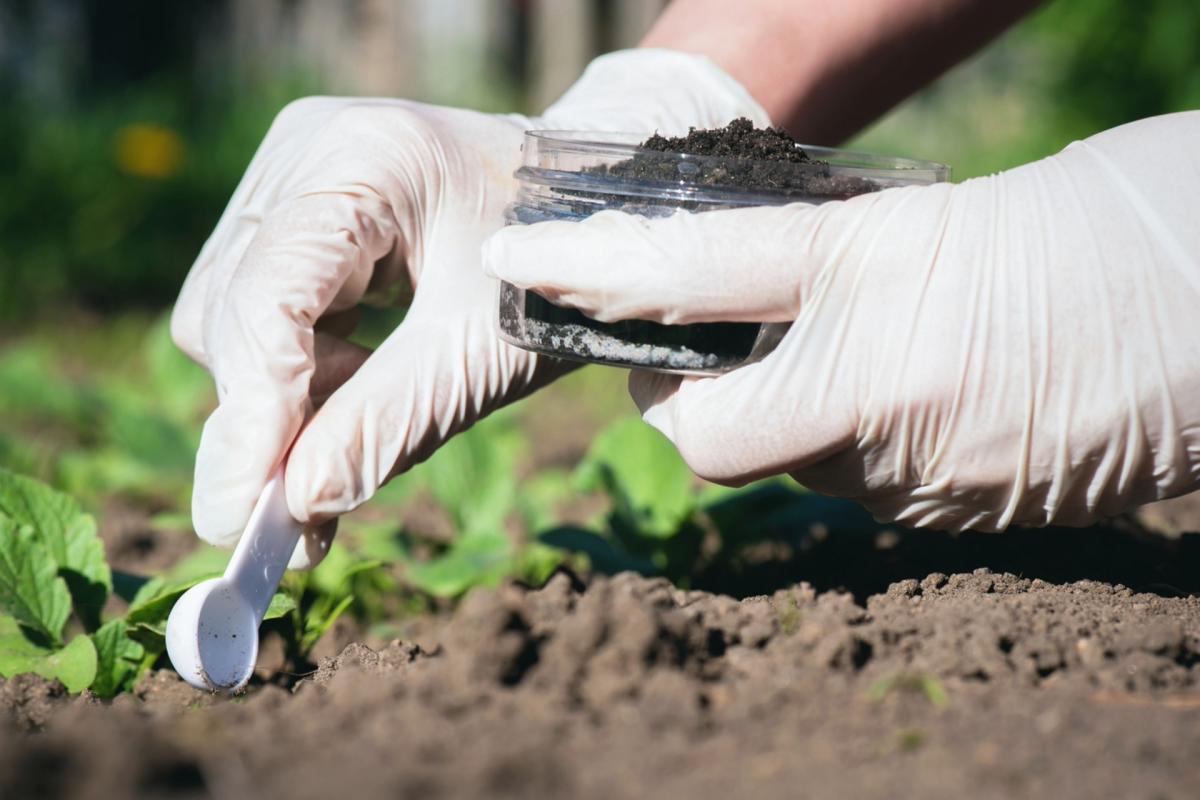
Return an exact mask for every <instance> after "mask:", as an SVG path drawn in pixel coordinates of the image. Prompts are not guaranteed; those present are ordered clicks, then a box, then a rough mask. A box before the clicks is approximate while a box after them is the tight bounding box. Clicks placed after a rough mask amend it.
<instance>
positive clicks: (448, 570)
mask: <svg viewBox="0 0 1200 800" xmlns="http://www.w3.org/2000/svg"><path fill="white" fill-rule="evenodd" d="M511 565H512V542H510V541H509V540H508V537H507V536H505V535H504V534H503V533H490V534H489V533H479V534H474V535H470V536H462V537H459V538H458V539H456V540H455V541H454V544H452V545H451V546H450V549H449V550H447V551H446V553H445V554H444V555H441V556H439V557H437V558H433V559H430V560H429V561H425V562H420V563H415V564H412V565H410V566H409V568H408V573H407V578H408V582H409V583H410V584H412V585H413V586H414V587H416V588H417V589H420V590H421V591H423V592H426V593H428V594H431V595H434V596H435V597H456V596H458V595H460V594H462V593H463V592H465V591H466V590H467V589H470V588H471V587H473V586H495V585H496V584H498V583H499V582H500V581H501V580H502V579H503V578H504V576H505V575H507V574H508V572H509V570H510V568H511Z"/></svg>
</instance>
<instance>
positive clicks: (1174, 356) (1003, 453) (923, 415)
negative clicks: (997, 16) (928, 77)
mask: <svg viewBox="0 0 1200 800" xmlns="http://www.w3.org/2000/svg"><path fill="white" fill-rule="evenodd" d="M1198 216H1200V112H1192V113H1186V114H1176V115H1173V116H1167V117H1160V118H1156V119H1148V120H1144V121H1142V122H1137V123H1134V124H1131V125H1126V126H1124V127H1121V128H1117V129H1115V130H1112V131H1109V132H1107V133H1103V134H1100V135H1098V136H1094V137H1092V138H1090V139H1087V140H1085V141H1082V142H1076V143H1074V144H1072V145H1071V146H1070V147H1068V148H1066V149H1065V150H1064V151H1063V152H1061V153H1059V154H1058V155H1055V156H1052V157H1050V158H1047V159H1045V160H1042V161H1039V162H1036V163H1033V164H1029V165H1026V166H1024V167H1020V168H1018V169H1014V170H1011V171H1009V172H1005V173H1002V174H999V175H995V176H992V177H988V178H980V179H976V180H971V181H967V182H965V183H962V184H958V185H950V184H938V185H935V186H928V187H912V188H901V189H891V190H888V191H884V192H879V193H876V194H872V195H865V196H862V197H857V198H854V199H851V200H848V201H845V202H831V203H827V204H825V205H821V206H818V207H811V206H805V205H799V204H797V205H790V206H784V207H777V208H756V209H739V210H732V211H712V212H707V213H700V214H689V213H679V214H676V215H674V216H672V217H669V218H667V219H661V220H647V219H642V218H638V217H634V216H628V215H624V214H621V213H618V212H604V213H601V214H597V215H596V216H594V217H591V218H590V219H588V220H586V221H583V222H579V223H571V222H547V223H541V224H538V225H532V226H528V227H513V228H508V229H506V230H504V231H502V232H501V233H498V234H496V235H495V236H494V237H493V238H491V239H490V240H489V241H488V242H487V243H486V245H485V253H484V261H485V266H486V268H487V270H488V272H489V274H492V275H497V276H499V277H502V278H504V279H505V280H508V281H511V282H513V283H514V284H517V285H518V286H524V287H528V288H531V289H534V290H536V291H538V292H540V293H542V294H543V295H545V296H547V297H548V298H550V299H553V300H554V301H555V302H557V303H560V304H563V305H567V306H572V307H575V308H578V309H580V310H582V311H583V312H584V313H585V314H588V315H590V316H593V317H596V318H598V319H601V320H605V321H611V320H614V319H624V318H636V319H650V320H657V321H659V322H666V323H685V322H701V321H714V320H731V321H749V320H763V321H786V320H792V319H794V320H795V323H794V324H793V325H792V327H791V330H790V331H789V333H788V335H787V336H786V338H785V339H784V340H783V342H782V344H781V345H780V346H779V349H778V350H777V351H775V352H774V353H772V354H771V355H770V356H768V357H767V358H766V359H765V360H764V361H762V362H760V363H758V364H753V365H749V366H746V367H744V368H742V369H739V370H736V371H734V372H732V373H729V374H727V375H724V376H721V377H718V378H715V379H711V378H710V379H680V378H676V377H669V376H664V375H653V374H648V373H643V374H636V373H635V374H634V375H633V377H632V379H631V381H630V384H631V391H632V393H633V395H634V398H635V400H637V402H638V404H639V406H640V407H641V408H642V410H643V412H644V415H645V419H646V420H647V421H648V422H649V423H650V424H651V425H653V426H655V427H656V428H658V429H659V430H661V431H662V432H663V433H664V434H666V435H667V436H668V437H669V438H670V439H671V440H672V441H673V442H674V443H675V444H676V445H677V446H678V448H679V450H680V452H681V454H682V455H683V457H684V458H685V459H686V460H687V462H688V464H690V465H691V467H692V468H693V469H694V470H695V471H696V472H697V473H699V474H700V475H701V476H703V477H706V478H709V479H711V480H715V481H718V482H721V483H730V484H738V483H741V482H745V481H748V480H750V479H753V478H757V477H761V476H764V475H769V474H773V473H783V472H789V473H791V474H792V475H793V476H794V477H796V479H797V480H799V481H800V482H802V483H804V484H806V485H808V486H810V487H812V488H814V489H816V490H818V491H821V492H825V493H828V494H833V495H839V496H844V497H850V498H854V499H856V500H859V501H861V502H862V503H863V504H865V505H866V506H867V507H868V508H869V509H870V510H871V511H872V512H873V513H874V514H875V515H876V516H877V517H879V518H880V519H883V520H899V521H902V522H905V523H910V524H913V525H925V526H932V527H938V528H967V527H973V528H981V529H1001V528H1004V527H1006V526H1007V525H1008V524H1010V523H1028V524H1046V523H1051V522H1054V523H1064V524H1084V523H1087V522H1088V521H1090V520H1093V519H1095V518H1096V517H1099V516H1104V515H1109V514H1113V513H1115V512H1119V511H1121V510H1123V509H1126V508H1128V507H1130V506H1131V505H1133V504H1136V503H1141V502H1145V501H1149V500H1153V499H1155V498H1163V497H1169V496H1172V495H1175V494H1180V493H1183V492H1187V491H1189V490H1191V489H1194V488H1196V487H1197V485H1198V484H1200V223H1198V222H1197V219H1198Z"/></svg>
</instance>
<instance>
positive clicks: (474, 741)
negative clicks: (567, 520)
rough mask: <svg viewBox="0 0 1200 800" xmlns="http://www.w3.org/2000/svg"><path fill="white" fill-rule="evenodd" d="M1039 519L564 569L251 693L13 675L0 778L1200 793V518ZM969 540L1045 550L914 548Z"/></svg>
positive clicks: (207, 791)
mask: <svg viewBox="0 0 1200 800" xmlns="http://www.w3.org/2000/svg"><path fill="white" fill-rule="evenodd" d="M838 527H839V526H838V524H837V523H834V524H832V525H831V526H826V527H824V528H822V529H823V530H824V531H825V532H826V534H827V536H826V537H825V538H822V537H820V536H818V537H817V538H816V539H814V540H813V542H814V543H813V544H812V545H811V548H810V550H809V554H810V555H811V553H813V552H820V551H821V550H822V549H823V548H825V547H827V546H829V545H828V544H827V543H828V542H831V541H834V540H835V539H837V538H838V537H839V536H841V534H838V533H837V528H838ZM1189 527H1191V528H1193V529H1194V527H1195V526H1194V525H1191V526H1189ZM1089 533H1090V534H1093V535H1094V539H1093V542H1094V544H1095V546H1094V547H1093V548H1092V549H1091V550H1089V549H1087V547H1086V544H1081V543H1085V542H1086V541H1087V539H1086V536H1087V534H1089ZM811 535H813V534H812V533H811V532H810V536H811ZM1022 536H1024V534H1017V535H1016V536H1015V537H1006V536H991V537H986V538H987V539H990V540H991V541H994V542H998V543H1001V542H1004V541H1005V540H1007V539H1010V538H1013V539H1014V540H1015V541H1016V542H1017V543H1018V545H1023V546H1024V548H1025V550H1024V553H1025V555H1024V556H1022V555H1021V552H1022V551H1021V550H1020V549H1019V547H1017V546H1013V547H1011V548H1007V549H1006V548H1005V547H1004V546H1002V545H1000V544H997V545H996V549H993V550H989V549H988V548H987V547H986V546H985V545H982V544H980V543H978V542H974V540H973V539H971V538H970V537H968V538H965V539H963V538H951V537H945V538H939V535H937V534H928V533H925V532H911V531H888V530H882V529H878V528H876V529H870V528H867V529H863V530H862V531H861V532H860V533H859V534H858V535H855V534H854V533H853V532H847V533H846V534H845V535H844V536H841V538H843V539H844V540H845V541H846V542H847V544H845V545H842V546H841V548H842V549H840V550H836V551H831V553H832V554H834V555H840V556H841V557H845V558H848V559H850V561H849V562H848V563H844V564H842V565H841V566H840V568H838V569H836V570H832V569H831V570H830V571H831V572H832V574H831V575H830V576H828V577H827V579H825V580H822V581H820V582H821V583H822V584H824V585H834V584H836V583H839V582H841V580H840V578H839V576H841V577H849V578H850V579H851V581H850V582H852V583H854V580H853V579H854V576H855V575H858V574H862V575H863V576H866V577H864V578H863V579H862V580H860V581H857V582H856V583H855V585H854V586H853V587H852V588H853V589H854V593H848V592H841V591H836V590H828V591H819V590H817V589H814V588H813V586H812V585H811V584H808V583H801V584H799V585H794V586H788V587H786V588H781V589H779V590H778V591H775V592H774V593H773V594H771V595H767V596H750V597H746V598H745V599H742V600H737V599H734V598H732V597H728V596H721V595H714V594H710V593H707V592H700V591H691V592H687V591H681V590H678V589H675V588H672V587H671V586H669V585H668V584H667V583H666V582H664V581H661V580H651V579H645V578H641V577H637V576H634V575H631V574H624V575H619V576H616V577H614V578H603V577H600V578H596V579H594V580H592V581H591V582H590V583H589V584H588V585H586V586H585V585H584V584H583V583H581V582H580V581H579V580H578V579H576V578H575V577H573V576H572V575H570V574H567V573H560V574H558V575H556V576H555V577H554V578H553V579H552V580H551V581H550V582H549V583H548V584H547V585H546V586H545V587H544V588H542V589H539V590H530V589H526V588H522V587H519V586H507V587H504V588H501V589H499V590H494V591H492V590H488V591H477V592H475V593H473V594H471V595H470V596H468V598H467V599H466V600H465V601H464V602H463V603H462V605H461V606H460V607H459V609H458V610H457V611H456V612H455V613H454V614H453V615H452V616H450V617H448V618H443V619H437V618H434V619H429V620H426V621H425V622H424V623H423V627H422V629H421V630H422V632H421V633H420V634H419V635H417V634H414V635H413V636H414V640H410V641H397V642H393V643H392V644H390V645H387V646H384V647H382V648H380V649H378V650H372V649H369V648H367V647H365V646H363V645H357V644H352V645H350V646H349V647H347V648H346V649H345V650H343V651H342V652H341V654H340V655H338V656H337V657H336V658H329V659H326V660H325V661H324V662H323V663H322V665H321V668H320V669H319V670H318V671H317V672H316V673H315V674H312V675H310V676H308V677H307V678H306V679H303V680H301V681H300V682H299V683H298V684H296V685H295V686H294V692H289V691H288V690H287V689H285V688H281V685H275V684H259V685H258V686H257V687H256V688H255V689H254V690H252V692H251V693H250V694H249V695H247V696H246V697H244V698H242V699H239V700H234V701H229V700H223V699H218V698H213V697H210V696H206V695H202V694H199V693H196V692H194V691H193V690H191V689H189V688H187V687H186V686H184V685H183V684H182V683H180V682H179V681H178V679H176V678H175V677H174V675H173V674H172V673H170V672H167V671H161V672H158V673H155V674H154V675H152V676H151V677H150V678H148V679H147V680H146V681H145V682H144V683H143V684H142V686H141V687H140V690H139V692H138V695H137V696H136V697H127V698H123V699H121V700H118V701H117V702H115V703H113V704H111V705H104V704H100V703H97V702H95V701H91V700H89V699H88V698H69V697H67V696H66V695H65V694H64V693H63V692H62V691H61V688H60V687H57V686H56V685H53V684H48V683H46V682H45V681H42V680H40V679H36V678H18V679H14V680H11V681H8V682H7V683H4V684H3V685H0V717H3V718H6V719H7V720H8V724H7V726H0V728H3V732H0V797H3V798H5V799H6V800H8V798H21V797H38V798H83V797H106V798H122V797H133V796H137V797H189V798H190V797H219V798H225V797H230V798H236V797H249V796H256V797H261V798H277V797H278V798H306V797H320V796H344V795H347V794H349V795H350V796H353V797H355V798H371V797H389V798H391V797H539V798H542V797H583V798H591V797H595V798H605V800H614V799H615V798H624V797H648V796H654V797H668V798H671V797H680V798H709V797H712V798H718V797H720V798H727V797H756V798H759V797H781V798H783V797H787V798H792V797H810V796H811V797H855V798H888V800H891V799H892V798H896V797H914V796H919V797H926V798H943V797H945V798H963V797H969V798H972V800H975V799H976V798H1006V799H1007V798H1014V797H1016V798H1019V797H1057V798H1089V800H1090V799H1091V798H1129V797H1137V798H1192V797H1196V796H1198V792H1200V758H1197V756H1200V598H1198V597H1195V596H1174V595H1180V594H1185V593H1187V592H1189V591H1195V587H1196V585H1197V582H1198V581H1200V578H1198V572H1197V570H1196V566H1197V553H1196V550H1197V548H1196V546H1195V543H1196V540H1197V537H1195V536H1192V535H1185V536H1183V537H1181V538H1176V539H1166V538H1162V537H1158V538H1154V537H1151V536H1150V535H1149V534H1147V533H1144V532H1139V531H1137V530H1136V529H1131V530H1129V531H1126V532H1121V531H1117V530H1113V529H1106V530H1094V531H1081V532H1079V533H1078V538H1069V537H1068V536H1065V535H1064V537H1063V538H1059V539H1056V538H1055V537H1056V536H1057V534H1054V533H1048V532H1045V533H1043V538H1042V540H1041V541H1042V542H1044V543H1045V544H1042V545H1039V544H1038V543H1037V540H1035V539H1033V538H1030V539H1025V540H1022V539H1021V537H1022ZM1121 537H1125V539H1122V538H1121ZM922 539H925V541H927V542H928V544H926V545H920V544H919V542H920V541H921V540H922ZM1123 541H1124V544H1122V542H1123ZM855 543H858V544H857V549H856V545H855ZM1072 548H1074V550H1075V552H1076V553H1077V554H1078V556H1079V558H1078V559H1077V560H1076V561H1075V562H1074V563H1072V562H1070V560H1069V559H1065V558H1064V557H1063V556H1064V554H1066V553H1067V552H1069V551H1070V550H1071V549H1072ZM1106 552H1107V553H1109V557H1108V558H1105V555H1104V554H1105V553H1106ZM801 560H803V559H801ZM972 560H974V561H975V562H976V563H1007V564H1010V565H1012V566H1013V568H1015V569H1019V570H1020V571H1021V572H1024V573H1025V574H1026V576H1025V577H1018V576H1017V575H1014V574H1002V573H998V572H993V571H991V570H988V569H986V568H980V569H977V570H974V571H966V572H958V573H957V574H949V575H948V574H941V573H934V574H928V575H926V574H924V573H922V574H920V575H919V576H918V575H917V574H915V573H913V571H912V570H913V569H916V568H919V567H920V566H921V565H923V564H925V565H927V564H936V563H947V564H958V565H961V564H964V563H968V562H970V561H972ZM813 563H815V564H816V565H818V566H821V565H824V566H832V565H833V562H832V560H830V561H821V560H818V561H816V562H813ZM879 563H887V564H890V565H891V566H889V567H886V568H883V569H882V570H881V568H880V567H879ZM904 565H907V574H908V575H909V576H910V577H903V578H900V576H901V575H904V574H905V567H904ZM810 566H811V565H810ZM821 568H824V567H821ZM1089 571H1093V572H1094V573H1095V574H1096V575H1097V576H1102V577H1104V578H1106V579H1107V582H1102V581H1100V580H1065V576H1070V575H1077V574H1087V573H1088V572H1089ZM893 573H894V574H893ZM1036 575H1046V576H1050V577H1052V578H1055V579H1056V580H1055V581H1053V582H1052V581H1050V580H1044V579H1042V578H1040V577H1034V576H1036ZM887 576H890V577H895V578H899V579H898V580H894V581H893V582H891V583H890V585H889V584H886V583H884V584H882V587H881V589H880V590H879V591H877V592H872V591H870V590H871V589H872V587H874V586H877V585H880V582H881V581H882V580H883V579H884V578H885V577H887ZM1126 576H1127V577H1128V581H1127V582H1128V583H1132V584H1134V585H1136V586H1137V587H1138V588H1139V589H1140V591H1135V590H1134V589H1132V588H1126V586H1124V585H1121V584H1122V583H1123V582H1126V581H1123V580H1122V579H1123V578H1124V577H1126ZM814 577H817V576H814ZM1060 580H1061V581H1062V582H1059V581H1060ZM856 595H857V596H858V599H857V600H856ZM418 642H419V643H418ZM281 677H282V676H281ZM283 683H284V684H286V683H287V681H283Z"/></svg>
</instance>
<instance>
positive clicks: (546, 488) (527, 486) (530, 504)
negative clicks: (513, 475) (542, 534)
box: [517, 469, 575, 531]
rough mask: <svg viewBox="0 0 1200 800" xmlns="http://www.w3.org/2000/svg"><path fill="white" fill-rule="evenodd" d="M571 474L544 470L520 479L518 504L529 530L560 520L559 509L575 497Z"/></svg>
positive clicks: (541, 527) (563, 471)
mask: <svg viewBox="0 0 1200 800" xmlns="http://www.w3.org/2000/svg"><path fill="white" fill-rule="evenodd" d="M574 494H575V492H574V486H572V482H571V476H570V474H569V473H567V472H566V471H565V470H561V469H543V470H541V471H539V472H537V473H536V474H534V475H532V476H530V477H529V478H526V479H525V480H524V481H522V482H521V486H520V493H519V494H518V496H517V506H518V508H519V509H520V511H521V517H522V518H523V519H524V521H525V529H526V530H528V531H540V530H542V529H543V528H549V527H551V526H553V525H554V524H556V523H557V522H558V520H559V509H560V507H562V506H563V505H565V504H566V503H567V502H569V501H570V500H571V498H572V497H573V496H574Z"/></svg>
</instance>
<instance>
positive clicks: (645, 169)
mask: <svg viewBox="0 0 1200 800" xmlns="http://www.w3.org/2000/svg"><path fill="white" fill-rule="evenodd" d="M575 136H578V137H579V138H578V139H576V138H574V137H575ZM604 136H605V135H604V134H588V133H580V134H571V135H569V136H568V137H563V138H559V134H555V133H538V132H531V133H528V134H526V143H525V156H526V161H525V166H524V167H522V168H521V169H520V170H518V172H517V177H518V178H519V179H520V181H521V183H520V188H519V191H518V197H517V200H516V202H515V203H514V204H513V205H512V206H510V208H509V210H508V221H509V222H510V224H511V223H515V224H529V223H533V222H539V221H544V220H556V219H557V220H580V219H584V218H586V217H588V216H590V215H591V214H593V213H595V212H597V211H602V210H619V211H624V212H626V213H631V214H639V215H641V216H647V217H663V216H669V215H670V214H673V213H676V212H678V211H680V210H686V211H693V212H703V211H710V210H717V209H727V208H737V207H745V206H756V205H781V204H784V203H790V202H798V201H802V202H809V203H820V202H825V201H828V200H841V199H845V198H848V197H853V196H855V195H859V194H864V193H866V192H870V191H875V190H877V189H880V188H884V187H886V186H889V185H898V184H902V183H928V182H931V179H930V178H928V177H924V178H922V177H911V176H912V175H915V174H916V170H914V169H913V168H912V167H904V168H901V167H900V166H899V165H898V164H897V163H896V162H895V161H894V160H888V159H880V158H878V157H871V156H860V157H861V158H865V159H866V163H860V162H859V161H857V160H854V161H853V162H852V163H849V164H847V165H843V164H839V163H837V161H838V160H842V161H848V160H849V159H846V158H843V156H846V155H850V154H843V153H840V152H839V151H826V150H824V149H823V148H815V149H816V150H818V151H823V154H824V153H828V154H829V155H830V157H831V158H832V159H834V161H833V162H832V163H831V161H826V160H821V159H817V158H813V157H812V155H811V154H810V153H808V152H806V151H805V150H804V149H803V148H802V147H800V146H799V145H798V144H797V143H796V141H795V140H794V139H792V138H791V137H790V136H789V135H788V134H787V133H786V132H785V131H783V130H782V129H779V128H765V129H764V128H755V127H754V125H753V124H752V123H751V122H750V120H748V119H744V118H742V119H737V120H734V121H733V122H731V123H730V124H729V125H727V126H725V127H724V128H718V129H713V130H697V129H695V128H693V129H692V130H691V131H690V132H689V133H688V135H687V136H682V137H675V138H671V137H664V136H660V135H658V134H655V135H653V136H650V137H649V138H647V139H645V140H644V141H642V142H640V143H637V144H634V141H636V140H632V139H631V138H629V137H625V139H624V141H619V139H620V137H621V135H620V134H610V135H609V136H611V137H612V139H613V141H612V142H611V143H610V142H608V141H602V139H603V137H604ZM909 163H916V162H909ZM932 166H933V167H940V165H932ZM905 172H908V173H910V174H909V175H905V174H904V173H905ZM925 174H926V175H929V174H932V173H930V172H928V171H927V172H926V173H925ZM787 328H788V324H786V323H784V324H778V323H775V324H761V323H756V322H749V323H747V322H719V323H699V324H691V325H662V324H660V323H656V322H649V321H641V320H626V321H621V322H616V323H603V322H598V321H596V320H594V319H591V318H589V317H587V316H584V315H583V314H581V313H580V312H578V311H575V310H574V309H567V308H561V307H559V306H555V305H554V304H552V303H550V302H549V301H547V300H545V299H544V298H542V297H541V296H539V295H537V294H536V293H534V292H529V291H524V290H521V289H518V288H516V287H514V286H511V285H509V284H503V285H502V287H501V295H500V331H501V334H502V335H503V336H504V337H505V338H506V339H507V340H508V341H510V342H512V343H514V344H517V345H519V346H521V347H525V348H527V349H530V350H534V351H537V352H541V353H547V354H550V355H554V356H558V357H563V358H571V359H577V360H582V361H587V362H597V363H606V364H613V365H618V366H627V367H635V368H641V369H654V370H662V371H669V372H682V373H693V374H715V373H720V372H725V371H728V370H730V369H733V368H735V367H738V366H741V365H743V364H746V363H751V362H753V361H756V360H759V359H761V358H762V357H763V356H765V355H766V354H767V353H769V352H770V351H771V350H772V349H773V348H774V347H775V345H777V344H778V342H779V340H780V339H781V338H782V337H783V335H784V333H786V331H787Z"/></svg>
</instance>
